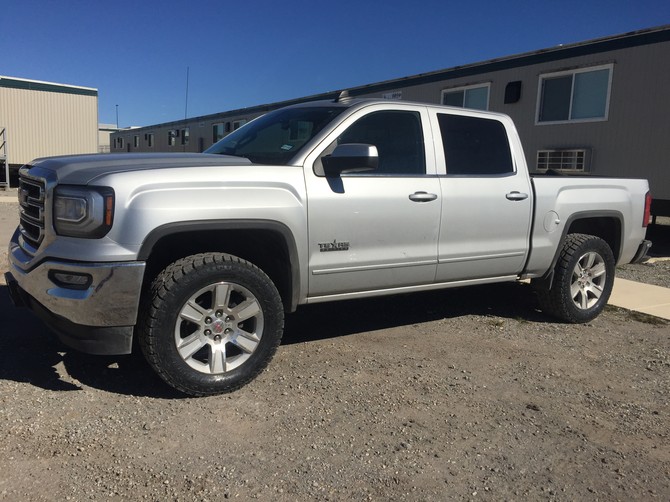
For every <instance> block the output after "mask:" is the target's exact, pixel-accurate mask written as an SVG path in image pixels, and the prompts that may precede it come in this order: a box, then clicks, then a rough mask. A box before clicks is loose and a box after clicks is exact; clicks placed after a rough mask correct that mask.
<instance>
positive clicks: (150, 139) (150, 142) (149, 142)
mask: <svg viewBox="0 0 670 502" xmlns="http://www.w3.org/2000/svg"><path fill="white" fill-rule="evenodd" d="M146 138H147V146H148V147H149V148H152V147H153V146H154V133H152V132H150V133H148V134H147V135H146Z"/></svg>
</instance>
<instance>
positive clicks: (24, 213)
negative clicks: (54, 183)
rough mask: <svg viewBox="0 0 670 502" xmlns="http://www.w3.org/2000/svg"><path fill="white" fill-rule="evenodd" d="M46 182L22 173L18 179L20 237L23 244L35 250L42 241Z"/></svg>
mask: <svg viewBox="0 0 670 502" xmlns="http://www.w3.org/2000/svg"><path fill="white" fill-rule="evenodd" d="M45 193H46V181H45V180H42V179H39V178H33V177H28V176H26V175H24V174H23V173H21V174H20V177H19V205H20V206H21V209H20V210H21V215H20V224H19V228H20V230H21V235H22V236H23V240H24V241H25V243H27V244H28V245H30V246H31V247H33V248H34V249H37V248H38V247H39V246H40V244H41V243H42V239H44V200H45Z"/></svg>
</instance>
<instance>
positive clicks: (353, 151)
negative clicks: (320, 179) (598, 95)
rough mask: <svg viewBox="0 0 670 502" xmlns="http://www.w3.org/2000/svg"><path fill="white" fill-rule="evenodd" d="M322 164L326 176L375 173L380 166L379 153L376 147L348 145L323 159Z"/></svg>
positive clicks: (340, 146) (340, 147) (360, 144)
mask: <svg viewBox="0 0 670 502" xmlns="http://www.w3.org/2000/svg"><path fill="white" fill-rule="evenodd" d="M321 162H322V163H323V170H324V173H325V174H326V176H339V175H340V174H342V173H361V172H365V171H374V170H375V169H377V166H379V153H378V152H377V147H376V146H374V145H365V144H362V143H348V144H344V145H338V146H337V147H336V148H335V150H333V153H331V154H330V155H326V156H325V157H322V158H321Z"/></svg>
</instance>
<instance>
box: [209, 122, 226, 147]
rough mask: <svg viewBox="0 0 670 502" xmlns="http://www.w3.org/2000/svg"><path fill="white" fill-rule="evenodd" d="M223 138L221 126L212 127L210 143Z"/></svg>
mask: <svg viewBox="0 0 670 502" xmlns="http://www.w3.org/2000/svg"><path fill="white" fill-rule="evenodd" d="M224 136H225V133H224V128H223V124H213V125H212V143H216V142H217V141H220V140H221V139H223V137H224Z"/></svg>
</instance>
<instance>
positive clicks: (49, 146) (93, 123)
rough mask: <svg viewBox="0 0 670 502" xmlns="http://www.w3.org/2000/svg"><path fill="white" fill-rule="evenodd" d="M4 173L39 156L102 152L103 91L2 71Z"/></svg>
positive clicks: (1, 154)
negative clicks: (100, 96) (6, 74)
mask: <svg viewBox="0 0 670 502" xmlns="http://www.w3.org/2000/svg"><path fill="white" fill-rule="evenodd" d="M0 147H1V148H0V168H2V174H0V176H1V178H2V181H3V182H4V181H5V180H6V178H5V169H4V167H5V166H3V165H2V164H3V162H4V163H5V164H6V165H7V166H8V167H9V168H12V169H16V168H18V167H20V166H21V165H23V164H26V163H28V162H30V161H31V160H33V159H35V158H38V157H48V156H54V155H68V154H78V153H97V152H98V90H97V89H93V88H90V87H80V86H74V85H65V84H56V83H52V82H40V81H37V80H27V79H23V78H15V77H3V76H0Z"/></svg>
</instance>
